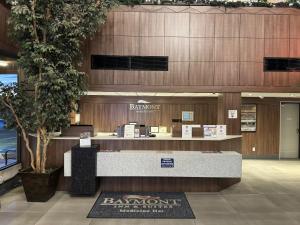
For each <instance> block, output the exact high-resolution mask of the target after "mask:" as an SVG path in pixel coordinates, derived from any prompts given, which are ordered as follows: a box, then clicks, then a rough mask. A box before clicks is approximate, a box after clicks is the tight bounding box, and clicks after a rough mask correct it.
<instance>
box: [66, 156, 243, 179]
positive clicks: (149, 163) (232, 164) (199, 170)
mask: <svg viewBox="0 0 300 225" xmlns="http://www.w3.org/2000/svg"><path fill="white" fill-rule="evenodd" d="M164 160H166V161H167V160H169V161H171V162H170V163H169V164H167V163H165V162H164ZM64 176H65V177H69V176H72V174H71V151H68V152H66V153H65V154H64ZM97 176H98V177H209V178H241V176H242V155H241V154H240V153H237V152H233V151H227V152H226V151H224V152H223V151H221V152H203V151H153V150H151V151H150V150H149V151H145V150H142V151H140V150H121V151H118V152H98V153H97Z"/></svg>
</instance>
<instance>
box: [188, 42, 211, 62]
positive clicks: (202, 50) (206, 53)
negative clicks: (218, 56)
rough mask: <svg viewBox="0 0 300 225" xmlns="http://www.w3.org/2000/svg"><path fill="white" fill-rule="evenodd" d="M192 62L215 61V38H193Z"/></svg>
mask: <svg viewBox="0 0 300 225" xmlns="http://www.w3.org/2000/svg"><path fill="white" fill-rule="evenodd" d="M190 61H209V62H213V61H214V38H191V39H190Z"/></svg>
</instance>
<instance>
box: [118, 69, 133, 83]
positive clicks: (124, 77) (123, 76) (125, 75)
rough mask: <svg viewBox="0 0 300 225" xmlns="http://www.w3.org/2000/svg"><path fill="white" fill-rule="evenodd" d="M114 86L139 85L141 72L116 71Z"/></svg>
mask: <svg viewBox="0 0 300 225" xmlns="http://www.w3.org/2000/svg"><path fill="white" fill-rule="evenodd" d="M114 84H139V72H138V71H126V70H116V71H115V72H114Z"/></svg>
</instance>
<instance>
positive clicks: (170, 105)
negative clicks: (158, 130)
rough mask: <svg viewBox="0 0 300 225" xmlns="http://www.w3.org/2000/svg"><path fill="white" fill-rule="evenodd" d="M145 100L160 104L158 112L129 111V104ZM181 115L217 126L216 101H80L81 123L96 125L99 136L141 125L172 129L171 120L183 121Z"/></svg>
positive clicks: (185, 99) (118, 99)
mask: <svg viewBox="0 0 300 225" xmlns="http://www.w3.org/2000/svg"><path fill="white" fill-rule="evenodd" d="M139 99H143V100H146V101H149V102H151V104H160V105H161V108H160V110H159V111H153V112H142V113H141V112H135V111H130V110H129V104H130V103H136V102H137V100H139ZM182 111H194V122H193V123H196V124H202V125H203V124H216V123H217V99H216V98H177V97H176V98H168V97H165V98H164V97H160V98H157V97H153V98H151V97H150V98H149V97H148V98H147V97H146V98H144V97H142V98H137V97H97V96H85V97H83V98H81V101H80V117H81V118H80V120H81V121H80V123H81V124H93V125H94V127H95V129H96V132H99V131H102V132H109V131H114V130H115V129H116V128H117V126H118V125H122V124H126V123H128V122H139V123H142V124H146V125H152V126H158V125H161V126H167V127H168V128H170V126H171V125H172V122H171V120H172V119H181V112H182Z"/></svg>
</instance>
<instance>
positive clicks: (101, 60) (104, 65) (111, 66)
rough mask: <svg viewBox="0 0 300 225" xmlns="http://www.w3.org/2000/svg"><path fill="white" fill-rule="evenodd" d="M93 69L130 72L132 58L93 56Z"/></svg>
mask: <svg viewBox="0 0 300 225" xmlns="http://www.w3.org/2000/svg"><path fill="white" fill-rule="evenodd" d="M91 63H92V69H93V70H97V69H107V70H129V69H130V58H129V57H128V56H110V55H92V58H91Z"/></svg>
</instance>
